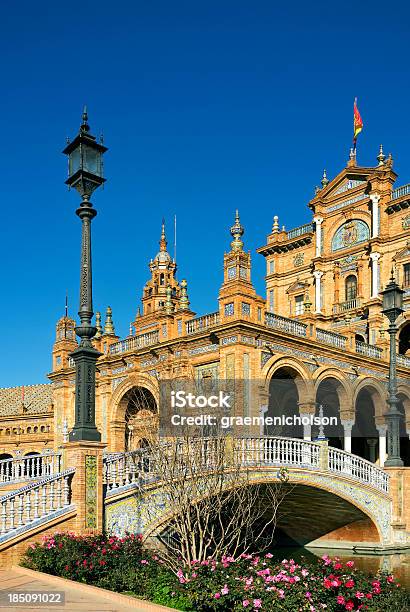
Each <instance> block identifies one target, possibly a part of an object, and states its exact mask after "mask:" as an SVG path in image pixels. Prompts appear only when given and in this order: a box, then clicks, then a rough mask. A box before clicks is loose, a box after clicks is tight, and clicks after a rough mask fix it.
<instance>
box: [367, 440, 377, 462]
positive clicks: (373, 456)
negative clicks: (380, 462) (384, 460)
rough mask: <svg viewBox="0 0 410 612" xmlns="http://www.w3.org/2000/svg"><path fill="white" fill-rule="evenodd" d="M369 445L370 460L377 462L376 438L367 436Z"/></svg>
mask: <svg viewBox="0 0 410 612" xmlns="http://www.w3.org/2000/svg"><path fill="white" fill-rule="evenodd" d="M366 442H367V446H368V447H369V461H371V462H372V463H376V444H377V440H376V438H367V439H366Z"/></svg>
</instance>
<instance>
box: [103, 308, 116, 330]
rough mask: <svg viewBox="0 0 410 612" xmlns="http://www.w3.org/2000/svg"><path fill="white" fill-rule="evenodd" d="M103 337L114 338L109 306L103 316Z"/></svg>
mask: <svg viewBox="0 0 410 612" xmlns="http://www.w3.org/2000/svg"><path fill="white" fill-rule="evenodd" d="M104 336H115V329H114V323H113V320H112V309H111V306H107V312H106V315H105V325H104Z"/></svg>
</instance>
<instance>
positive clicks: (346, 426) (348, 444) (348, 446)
mask: <svg viewBox="0 0 410 612" xmlns="http://www.w3.org/2000/svg"><path fill="white" fill-rule="evenodd" d="M342 425H343V430H344V438H343V442H344V450H345V451H346V452H347V453H351V452H352V427H353V425H354V421H353V420H352V421H350V420H349V421H342Z"/></svg>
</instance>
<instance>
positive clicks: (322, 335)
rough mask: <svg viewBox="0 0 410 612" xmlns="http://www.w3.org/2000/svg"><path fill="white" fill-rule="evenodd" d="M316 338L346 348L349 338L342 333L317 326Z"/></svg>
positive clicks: (324, 342)
mask: <svg viewBox="0 0 410 612" xmlns="http://www.w3.org/2000/svg"><path fill="white" fill-rule="evenodd" d="M316 340H317V341H318V342H323V344H329V345H330V346H334V347H336V348H340V349H345V348H346V341H347V338H346V336H342V335H341V334H336V333H335V332H331V331H329V330H327V329H320V328H319V327H317V328H316Z"/></svg>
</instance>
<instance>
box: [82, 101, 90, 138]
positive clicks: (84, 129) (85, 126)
mask: <svg viewBox="0 0 410 612" xmlns="http://www.w3.org/2000/svg"><path fill="white" fill-rule="evenodd" d="M82 121H83V122H82V124H81V126H80V132H89V131H90V126H89V125H88V113H87V106H86V105H84V108H83V115H82Z"/></svg>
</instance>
